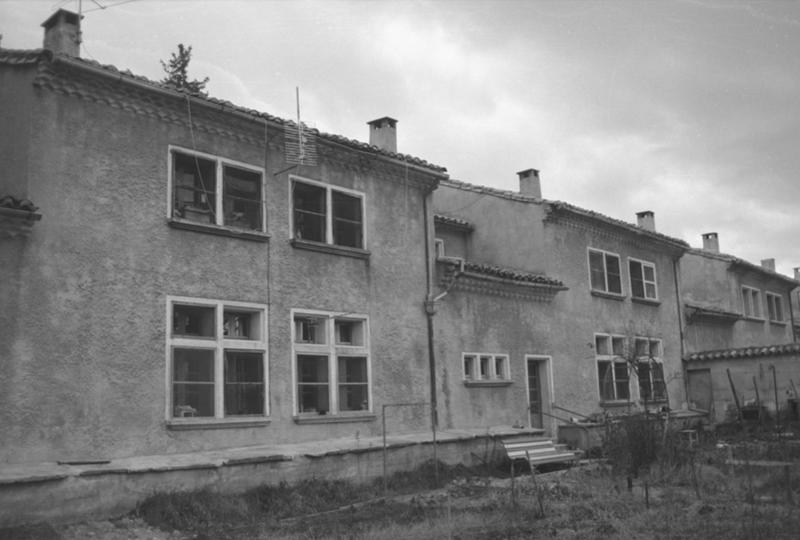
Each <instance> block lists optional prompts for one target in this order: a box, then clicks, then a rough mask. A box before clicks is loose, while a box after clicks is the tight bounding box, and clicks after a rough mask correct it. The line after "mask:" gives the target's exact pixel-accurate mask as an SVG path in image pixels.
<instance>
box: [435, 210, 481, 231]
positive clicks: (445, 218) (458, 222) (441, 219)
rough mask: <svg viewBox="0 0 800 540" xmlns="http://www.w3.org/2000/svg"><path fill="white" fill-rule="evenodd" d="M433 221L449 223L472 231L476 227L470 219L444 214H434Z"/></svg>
mask: <svg viewBox="0 0 800 540" xmlns="http://www.w3.org/2000/svg"><path fill="white" fill-rule="evenodd" d="M433 221H434V222H435V223H438V224H441V225H447V226H450V227H454V228H456V229H464V230H467V231H472V230H474V229H475V227H474V226H473V225H472V223H470V222H469V221H466V220H464V219H461V218H457V217H452V216H445V215H444V214H436V215H434V216H433Z"/></svg>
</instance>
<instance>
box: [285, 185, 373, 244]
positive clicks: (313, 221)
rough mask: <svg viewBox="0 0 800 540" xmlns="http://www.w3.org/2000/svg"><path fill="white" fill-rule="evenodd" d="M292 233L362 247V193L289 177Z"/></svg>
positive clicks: (295, 236) (305, 238)
mask: <svg viewBox="0 0 800 540" xmlns="http://www.w3.org/2000/svg"><path fill="white" fill-rule="evenodd" d="M292 219H293V228H294V229H293V234H294V238H296V239H298V240H311V241H313V242H322V243H325V244H333V245H337V246H345V247H352V248H359V249H363V248H364V194H363V193H358V192H355V191H350V190H345V189H343V188H336V187H332V186H329V185H327V184H321V183H318V182H312V181H308V180H300V179H297V178H292Z"/></svg>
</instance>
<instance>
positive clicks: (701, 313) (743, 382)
mask: <svg viewBox="0 0 800 540" xmlns="http://www.w3.org/2000/svg"><path fill="white" fill-rule="evenodd" d="M681 284H682V298H683V311H684V317H685V321H686V323H685V334H684V335H685V340H686V356H685V358H684V362H685V366H686V377H687V391H688V399H689V402H690V405H691V406H692V407H693V408H696V409H699V410H704V411H709V412H710V416H711V418H712V419H713V420H715V421H723V420H726V419H728V420H730V419H734V418H736V417H737V416H738V414H739V413H738V409H737V400H738V407H742V406H745V405H751V406H752V405H755V406H756V407H755V409H754V410H756V411H757V410H758V406H757V405H761V406H762V407H764V408H766V409H769V410H771V411H772V412H773V413H774V412H775V410H776V403H775V401H776V398H777V400H778V403H777V407H779V408H780V409H782V410H784V411H785V410H786V409H787V407H789V404H788V401H787V400H788V399H792V400H794V399H796V398H797V397H798V396H797V390H796V387H795V385H796V384H798V383H800V344H798V343H797V342H796V335H795V332H794V326H795V324H796V308H795V307H793V304H794V299H793V295H795V294H796V293H793V292H792V291H794V290H795V289H796V288H797V287H798V285H800V283H798V282H797V281H796V280H794V279H791V278H789V277H788V276H784V275H782V274H779V273H777V272H776V271H775V260H774V259H767V260H764V261H761V265H760V266H758V265H755V264H752V263H750V262H747V261H744V260H742V259H739V258H738V257H734V256H732V255H726V254H724V253H721V252H720V250H719V236H718V234H717V233H713V232H712V233H707V234H704V235H703V248H702V249H690V250H689V251H688V252H687V253H686V255H685V256H684V258H683V260H682V261H681ZM794 305H795V306H796V304H794ZM757 402H758V403H757Z"/></svg>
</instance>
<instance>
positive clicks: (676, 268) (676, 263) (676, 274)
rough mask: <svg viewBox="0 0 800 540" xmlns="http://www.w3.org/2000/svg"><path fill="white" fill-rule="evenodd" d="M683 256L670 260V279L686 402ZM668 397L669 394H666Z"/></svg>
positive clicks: (685, 399) (687, 394)
mask: <svg viewBox="0 0 800 540" xmlns="http://www.w3.org/2000/svg"><path fill="white" fill-rule="evenodd" d="M682 256H683V253H681V254H680V255H679V256H677V257H675V258H673V259H672V278H673V279H674V281H675V303H676V305H677V308H678V336H679V338H680V343H681V346H680V355H681V357H680V358H681V375H682V378H683V397H684V401H686V402H688V399H689V397H688V396H689V392H688V390H689V389H688V388H687V387H686V384H687V380H688V377H687V376H686V364H685V363H684V361H683V357H684V355H685V352H686V350H685V344H684V339H685V338H684V334H683V301H682V299H681V281H680V258H681V257H682ZM667 396H669V393H668V394H667Z"/></svg>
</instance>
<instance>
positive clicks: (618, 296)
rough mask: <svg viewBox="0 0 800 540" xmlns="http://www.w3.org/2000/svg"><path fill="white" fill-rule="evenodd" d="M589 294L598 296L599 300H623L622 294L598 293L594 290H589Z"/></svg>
mask: <svg viewBox="0 0 800 540" xmlns="http://www.w3.org/2000/svg"><path fill="white" fill-rule="evenodd" d="M589 292H591V293H592V296H598V297H600V298H608V299H609V300H618V301H619V302H622V301H623V300H625V295H624V294H617V293H609V292H605V291H598V290H595V289H591V290H590V291H589Z"/></svg>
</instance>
